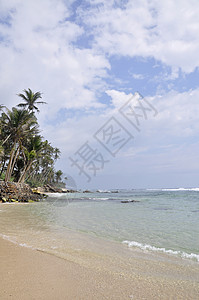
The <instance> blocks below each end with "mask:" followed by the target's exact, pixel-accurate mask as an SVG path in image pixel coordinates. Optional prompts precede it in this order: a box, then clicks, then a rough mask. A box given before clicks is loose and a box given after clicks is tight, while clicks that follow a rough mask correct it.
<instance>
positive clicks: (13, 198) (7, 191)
mask: <svg viewBox="0 0 199 300" xmlns="http://www.w3.org/2000/svg"><path fill="white" fill-rule="evenodd" d="M40 199H42V195H41V194H39V195H38V194H34V193H33V191H32V189H31V188H30V186H29V185H27V184H25V183H16V182H4V181H1V182H0V201H2V202H30V200H32V201H39V200H40Z"/></svg>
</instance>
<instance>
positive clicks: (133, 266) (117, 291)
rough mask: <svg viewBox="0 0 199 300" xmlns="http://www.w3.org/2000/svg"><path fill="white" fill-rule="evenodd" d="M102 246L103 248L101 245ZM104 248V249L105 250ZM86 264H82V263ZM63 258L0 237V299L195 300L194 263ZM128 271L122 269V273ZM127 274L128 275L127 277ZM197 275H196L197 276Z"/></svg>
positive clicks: (89, 255) (198, 283)
mask: <svg viewBox="0 0 199 300" xmlns="http://www.w3.org/2000/svg"><path fill="white" fill-rule="evenodd" d="M102 246H103V245H102ZM105 246H106V245H105ZM85 255H86V259H87V260H89V259H90V263H89V264H88V263H87V264H86V265H85V264H84V263H80V262H81V261H82V260H84V259H85ZM76 256H79V258H78V257H76V259H75V260H74V261H71V260H70V259H63V258H60V257H57V256H55V255H52V254H48V253H45V252H42V251H38V250H33V249H29V248H26V247H21V246H19V245H17V244H14V243H12V242H10V241H7V240H4V239H3V238H0V257H1V260H0V270H1V271H0V274H1V289H0V298H1V299H5V300H6V299H20V300H25V299H27V298H28V299H42V300H45V299H46V300H47V299H48V300H51V299H52V300H53V299H60V300H61V299H122V300H123V299H174V298H175V299H198V297H199V269H198V265H197V264H186V263H185V264H178V263H176V260H174V261H173V262H172V260H171V261H170V262H169V263H168V262H167V263H165V261H164V260H163V261H161V260H158V261H155V260H151V259H146V257H145V255H144V254H142V255H141V254H139V255H137V254H135V255H133V256H132V258H131V259H130V260H129V258H128V259H127V260H126V259H124V260H122V259H118V258H119V256H117V253H113V256H112V257H111V256H110V255H107V251H105V254H104V255H102V254H100V253H93V252H89V249H87V251H84V252H82V251H80V252H78V251H76ZM124 265H125V266H126V269H125V268H124ZM127 269H128V272H127ZM197 271H198V272H197Z"/></svg>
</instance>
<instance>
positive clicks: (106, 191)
mask: <svg viewBox="0 0 199 300" xmlns="http://www.w3.org/2000/svg"><path fill="white" fill-rule="evenodd" d="M96 193H105V194H106V193H111V191H109V190H97V191H96Z"/></svg>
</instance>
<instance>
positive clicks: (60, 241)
mask: <svg viewBox="0 0 199 300" xmlns="http://www.w3.org/2000/svg"><path fill="white" fill-rule="evenodd" d="M124 200H125V201H129V200H136V201H139V202H132V203H121V201H124ZM0 228H1V235H2V236H3V237H4V238H8V239H10V240H12V241H15V242H17V243H21V244H22V245H26V246H31V247H33V248H39V249H48V250H49V249H50V250H51V251H52V252H53V251H54V252H60V253H61V252H63V249H64V248H65V247H66V244H67V245H68V247H70V242H71V241H73V242H74V243H75V245H76V247H77V248H78V240H81V242H82V241H83V243H82V244H84V245H85V249H86V244H87V242H86V238H85V239H84V237H85V236H87V237H88V236H90V237H93V238H96V237H98V238H103V239H105V240H110V241H114V242H115V244H114V246H115V247H117V245H119V244H121V245H122V244H123V247H126V245H127V246H128V247H129V248H133V249H141V250H142V251H145V252H146V251H148V252H152V253H153V252H154V253H157V252H159V253H166V254H168V255H172V256H178V257H182V258H187V259H190V260H194V261H199V190H198V189H195V190H179V189H176V190H128V191H127V190H122V191H121V190H120V191H119V192H118V193H113V192H110V191H104V192H103V191H101V192H93V193H76V194H59V195H58V194H52V195H51V196H50V197H48V198H47V199H46V200H45V201H43V202H40V203H31V204H11V205H10V204H9V205H7V204H6V205H3V204H2V206H1V209H0ZM69 241H70V242H69ZM93 243H96V240H95V241H93ZM99 247H100V246H99ZM71 249H72V246H71ZM71 251H72V250H71Z"/></svg>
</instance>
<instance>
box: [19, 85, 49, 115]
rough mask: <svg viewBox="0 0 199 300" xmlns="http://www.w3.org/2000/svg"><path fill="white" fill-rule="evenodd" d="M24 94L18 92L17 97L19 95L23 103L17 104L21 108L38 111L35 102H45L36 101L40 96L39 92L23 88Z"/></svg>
mask: <svg viewBox="0 0 199 300" xmlns="http://www.w3.org/2000/svg"><path fill="white" fill-rule="evenodd" d="M24 93H25V95H24V94H18V96H19V97H21V98H22V99H23V100H24V101H25V103H19V104H18V106H19V107H22V108H27V109H28V111H29V112H33V111H34V110H36V111H37V112H39V109H38V107H37V106H36V105H37V104H46V102H44V101H37V100H38V99H40V98H42V96H41V93H40V92H36V93H33V92H32V91H31V89H28V90H24Z"/></svg>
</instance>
